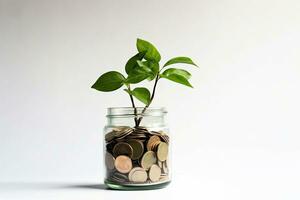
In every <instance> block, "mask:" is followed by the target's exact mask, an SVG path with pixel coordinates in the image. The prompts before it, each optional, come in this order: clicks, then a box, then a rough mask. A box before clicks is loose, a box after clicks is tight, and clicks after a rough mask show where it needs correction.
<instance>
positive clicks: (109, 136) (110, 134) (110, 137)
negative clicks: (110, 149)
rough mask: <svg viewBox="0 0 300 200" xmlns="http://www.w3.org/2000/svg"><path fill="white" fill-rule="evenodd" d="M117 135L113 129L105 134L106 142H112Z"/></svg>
mask: <svg viewBox="0 0 300 200" xmlns="http://www.w3.org/2000/svg"><path fill="white" fill-rule="evenodd" d="M115 136H116V132H115V131H111V132H108V133H106V134H105V141H106V142H110V141H112V140H113V139H114V138H115Z"/></svg>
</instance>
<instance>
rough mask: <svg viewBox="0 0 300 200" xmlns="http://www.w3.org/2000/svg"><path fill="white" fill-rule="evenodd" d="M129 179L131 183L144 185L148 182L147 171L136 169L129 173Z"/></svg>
mask: <svg viewBox="0 0 300 200" xmlns="http://www.w3.org/2000/svg"><path fill="white" fill-rule="evenodd" d="M128 178H129V181H131V182H135V183H144V182H145V181H146V180H147V178H148V175H147V172H146V170H144V169H143V168H141V167H135V168H133V169H132V170H131V171H130V172H129V174H128Z"/></svg>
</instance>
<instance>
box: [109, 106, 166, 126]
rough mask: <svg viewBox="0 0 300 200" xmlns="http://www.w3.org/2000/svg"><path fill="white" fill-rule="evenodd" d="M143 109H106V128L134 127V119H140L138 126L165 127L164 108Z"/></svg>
mask: <svg viewBox="0 0 300 200" xmlns="http://www.w3.org/2000/svg"><path fill="white" fill-rule="evenodd" d="M143 110H144V108H142V107H138V108H136V110H134V109H133V108H131V107H114V108H108V109H107V115H106V117H107V126H108V127H114V126H130V127H134V126H135V125H136V123H135V118H136V119H140V120H141V121H140V124H139V126H144V127H149V128H151V127H163V126H165V125H166V114H167V111H166V109H165V108H147V109H146V110H145V111H143Z"/></svg>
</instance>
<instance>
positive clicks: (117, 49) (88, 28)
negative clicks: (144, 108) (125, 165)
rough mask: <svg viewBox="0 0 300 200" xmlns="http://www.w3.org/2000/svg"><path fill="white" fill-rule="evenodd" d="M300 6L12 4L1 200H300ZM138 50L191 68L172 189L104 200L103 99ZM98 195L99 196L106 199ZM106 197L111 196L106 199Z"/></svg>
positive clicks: (124, 102) (2, 88) (118, 96)
mask: <svg viewBox="0 0 300 200" xmlns="http://www.w3.org/2000/svg"><path fill="white" fill-rule="evenodd" d="M299 10H300V3H299V1H296V0H295V1H292V0H285V1H283V0H282V1H276V0H260V1H245V0H236V1H234V0H225V1H221V0H219V1H216V0H210V1H208V0H207V1H204V0H200V1H199V0H193V1H192V0H185V1H183V0H176V1H172V0H164V1H162V0H161V1H159V0H151V1H150V0H148V1H144V0H143V1H142V0H139V1H138V0H135V1H133V0H132V1H129V0H122V1H121V0H120V1H116V0H107V1H104V0H98V1H96V0H94V1H92V0H51V1H50V0H48V1H46V0H41V1H38V0H23V1H22V0H19V1H18V0H0V92H1V93H0V199H1V200H2V199H5V200H6V199H55V200H57V199H64V200H65V199H72V200H76V199H85V200H86V199H98V200H99V199H114V198H115V199H127V198H128V199H154V198H155V199H160V198H161V199H166V198H169V197H170V198H172V199H173V198H175V197H180V198H187V197H188V196H189V195H191V196H190V197H189V198H191V199H218V200H221V199H230V200H233V199H249V200H250V199H264V200H265V199H284V200H287V199H299V198H300V170H299V169H300V145H299V144H300V127H299V118H300V117H299V113H300V105H299V102H300V95H299V87H300V69H299V66H300V57H299V53H300V48H299V47H300V39H299V35H300V13H299ZM137 37H140V38H143V39H146V40H149V41H151V42H152V43H154V44H155V45H156V46H157V47H158V49H159V51H160V52H161V55H162V58H163V61H164V62H165V61H166V60H167V59H168V58H171V57H174V56H179V55H187V56H190V57H192V58H193V59H194V60H195V62H197V63H198V64H199V65H200V68H199V69H196V68H194V67H192V66H186V67H187V69H189V70H190V71H191V72H192V74H193V78H192V80H191V82H192V84H193V86H194V89H189V88H186V87H184V86H181V85H177V84H173V83H171V82H168V81H165V80H163V81H161V82H160V83H159V86H158V91H157V96H156V99H155V101H154V106H165V107H167V108H168V111H169V114H168V115H169V125H170V127H171V130H172V136H173V138H172V140H173V174H174V177H173V178H174V179H173V183H172V184H171V185H170V186H169V187H168V188H166V189H163V190H156V191H142V192H132V191H131V192H117V191H107V190H104V189H103V185H101V183H102V179H103V174H102V171H103V170H102V128H103V126H104V125H105V114H106V110H105V109H106V107H113V106H130V101H129V99H128V97H127V95H126V94H125V93H124V92H123V91H122V90H120V91H117V92H114V93H100V92H97V91H95V90H92V89H90V86H91V84H93V82H94V81H95V80H96V79H97V78H98V77H99V75H100V74H101V73H104V72H106V71H109V70H119V71H122V72H124V71H123V70H124V69H123V67H124V65H125V63H126V61H127V59H128V58H129V57H130V56H132V55H134V54H135V52H136V49H135V40H136V38H137ZM95 188H98V189H95ZM101 188H102V189H101Z"/></svg>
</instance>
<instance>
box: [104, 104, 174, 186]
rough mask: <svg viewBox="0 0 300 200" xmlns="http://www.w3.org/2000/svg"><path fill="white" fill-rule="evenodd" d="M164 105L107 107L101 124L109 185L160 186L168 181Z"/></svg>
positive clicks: (167, 138)
mask: <svg viewBox="0 0 300 200" xmlns="http://www.w3.org/2000/svg"><path fill="white" fill-rule="evenodd" d="M165 116H166V110H165V109H164V108H156V109H154V108H149V109H147V110H146V111H145V112H143V109H142V108H137V109H136V110H134V109H133V108H109V109H108V115H107V118H108V122H107V125H106V126H105V128H104V156H103V157H104V163H105V180H104V182H105V184H106V185H107V186H108V187H110V188H112V189H123V190H139V189H142V190H145V189H156V188H162V187H165V186H166V185H168V184H169V183H170V181H171V170H170V169H171V166H170V163H171V160H170V157H171V156H170V155H171V151H170V137H169V129H168V127H167V125H166V123H165Z"/></svg>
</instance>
